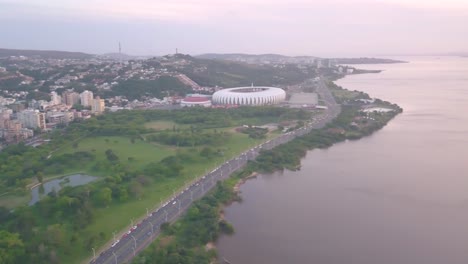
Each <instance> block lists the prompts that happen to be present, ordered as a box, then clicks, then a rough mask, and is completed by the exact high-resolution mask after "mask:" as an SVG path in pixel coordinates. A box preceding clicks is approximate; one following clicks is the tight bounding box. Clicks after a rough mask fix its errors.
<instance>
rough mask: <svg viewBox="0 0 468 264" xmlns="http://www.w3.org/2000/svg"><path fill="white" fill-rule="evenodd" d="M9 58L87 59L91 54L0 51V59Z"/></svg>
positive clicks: (48, 51) (55, 51) (53, 51)
mask: <svg viewBox="0 0 468 264" xmlns="http://www.w3.org/2000/svg"><path fill="white" fill-rule="evenodd" d="M9 56H26V57H42V58H48V59H89V58H92V57H94V55H92V54H87V53H83V52H70V51H57V50H18V49H0V58H1V57H9Z"/></svg>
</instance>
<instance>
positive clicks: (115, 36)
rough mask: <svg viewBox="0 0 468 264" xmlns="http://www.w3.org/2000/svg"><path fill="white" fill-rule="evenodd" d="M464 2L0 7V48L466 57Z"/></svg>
mask: <svg viewBox="0 0 468 264" xmlns="http://www.w3.org/2000/svg"><path fill="white" fill-rule="evenodd" d="M466 25H468V0H323V1H319V0H0V48H15V49H43V50H66V51H81V52H87V53H93V54H102V53H108V52H118V43H119V42H121V44H122V52H123V53H127V54H132V55H164V54H170V53H174V52H175V49H176V48H178V50H179V52H181V53H185V54H202V53H251V54H260V53H278V54H285V55H312V56H322V57H327V56H328V57H338V56H376V55H382V56H384V55H412V54H414V55H420V54H439V53H448V52H468V26H466Z"/></svg>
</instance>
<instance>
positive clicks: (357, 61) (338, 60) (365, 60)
mask: <svg viewBox="0 0 468 264" xmlns="http://www.w3.org/2000/svg"><path fill="white" fill-rule="evenodd" d="M332 60H334V61H335V63H337V64H388V63H406V62H407V61H401V60H392V59H379V58H334V59H332Z"/></svg>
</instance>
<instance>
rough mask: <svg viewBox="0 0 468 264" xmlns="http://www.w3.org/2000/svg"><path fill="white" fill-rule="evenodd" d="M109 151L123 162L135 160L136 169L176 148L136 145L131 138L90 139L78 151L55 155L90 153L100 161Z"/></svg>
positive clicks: (133, 164) (163, 156)
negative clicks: (79, 152)
mask: <svg viewBox="0 0 468 264" xmlns="http://www.w3.org/2000/svg"><path fill="white" fill-rule="evenodd" d="M108 149H112V150H113V151H114V153H115V154H116V155H117V156H119V158H120V160H121V161H122V162H127V161H128V158H129V157H132V158H134V161H132V162H130V164H131V166H132V167H133V168H135V169H136V168H141V167H142V166H144V165H145V164H148V163H150V162H154V161H160V160H161V159H163V158H165V157H168V156H170V155H173V154H175V149H174V148H171V147H168V146H163V145H159V144H152V143H148V142H144V141H142V140H136V141H135V143H132V142H131V141H130V138H126V137H89V138H85V139H83V140H80V141H79V142H78V147H77V148H76V149H75V148H73V147H72V146H67V147H65V148H63V149H61V150H59V151H58V152H56V153H55V154H54V155H57V154H65V153H73V152H76V151H90V152H94V153H95V154H96V160H97V161H99V160H105V159H106V155H105V152H106V150H108ZM88 169H89V168H88ZM85 171H86V170H85Z"/></svg>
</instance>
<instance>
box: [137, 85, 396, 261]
mask: <svg viewBox="0 0 468 264" xmlns="http://www.w3.org/2000/svg"><path fill="white" fill-rule="evenodd" d="M331 89H332V91H333V92H334V95H335V97H336V99H337V100H339V101H340V102H342V103H344V105H342V111H341V113H340V114H339V116H338V117H337V118H336V119H335V120H333V121H332V122H331V123H329V124H328V125H327V126H325V127H324V128H322V129H318V130H313V131H312V132H311V133H309V134H306V135H304V136H302V137H297V138H295V139H294V140H292V141H290V142H288V143H286V144H283V145H280V146H278V147H275V148H274V149H272V150H263V151H261V153H260V155H259V156H258V157H257V158H256V159H255V160H254V161H250V162H249V163H248V164H247V166H245V167H244V168H243V169H242V170H241V171H238V172H236V173H234V174H233V175H232V176H231V177H230V178H229V179H227V180H225V181H223V182H218V185H217V188H216V189H215V191H213V193H217V194H220V192H221V193H222V194H223V195H220V196H221V197H226V198H227V197H231V199H233V198H234V197H235V198H236V199H239V197H237V196H235V195H233V192H234V190H233V189H234V188H233V187H234V186H235V185H236V183H237V182H239V181H243V180H245V179H246V178H247V177H249V176H251V175H252V174H253V173H256V172H260V173H271V172H273V171H277V170H283V169H289V170H296V169H298V168H299V167H300V163H301V159H302V158H303V157H304V156H305V155H306V153H307V151H309V150H313V149H316V148H328V147H330V146H332V145H333V144H335V143H338V142H342V141H344V140H347V139H349V140H356V139H359V138H362V137H364V136H367V135H370V134H371V133H373V132H375V131H377V130H379V129H381V128H382V127H384V126H385V125H386V124H387V123H388V122H389V121H390V120H391V119H392V118H394V117H395V116H396V115H397V114H399V113H400V112H401V111H402V109H401V108H400V107H399V106H397V105H395V104H391V103H388V102H384V101H381V100H378V99H377V100H375V101H373V103H372V107H381V108H386V109H390V110H391V111H387V112H377V111H375V112H365V111H363V110H365V109H366V108H368V107H369V105H365V104H363V102H362V101H359V100H360V99H370V97H369V96H368V95H367V94H365V93H361V92H353V91H348V90H345V89H342V88H341V87H338V86H334V87H332V88H331ZM337 91H339V92H337ZM220 186H224V187H227V186H229V188H220ZM212 199H213V194H210V195H209V196H207V197H204V198H202V200H201V201H198V202H196V203H195V204H194V205H193V206H192V207H191V208H190V209H189V210H188V212H187V214H185V215H184V216H182V217H181V218H180V219H179V220H177V221H176V222H175V223H174V224H172V225H166V230H174V231H173V232H165V233H164V234H163V235H162V236H161V237H160V238H158V240H157V241H156V242H154V243H153V244H151V246H150V247H148V248H147V249H146V250H145V251H144V252H143V253H142V254H140V255H139V256H138V257H137V258H136V259H135V260H134V261H133V263H134V264H149V263H180V264H185V263H187V264H189V263H201V264H203V263H207V264H208V263H213V262H214V261H215V260H216V258H217V254H216V252H215V251H213V250H206V249H204V245H206V244H207V243H208V242H213V241H216V239H217V238H218V236H219V235H220V234H221V232H220V229H216V228H211V229H206V228H200V226H199V224H200V223H204V222H207V223H206V225H207V226H211V227H213V226H214V227H218V228H219V227H220V225H226V226H228V228H227V229H226V230H227V232H225V233H228V234H229V233H232V232H234V230H233V228H232V226H231V225H229V223H227V222H226V221H225V220H222V219H220V217H219V212H220V211H221V210H222V208H221V207H222V206H223V205H224V204H226V203H227V202H229V200H226V199H220V200H216V199H213V200H214V201H212V204H213V205H215V208H210V210H212V211H210V212H212V215H209V216H207V215H199V214H195V215H194V214H193V212H199V211H200V207H199V204H200V203H204V202H206V201H210V200H212ZM216 201H217V202H216ZM216 212H218V213H216ZM197 215H198V216H199V217H195V216H197ZM181 226H184V227H186V228H190V229H191V230H197V231H191V232H185V231H181V230H185V229H183V228H182V229H181V228H180V227H181ZM193 232H196V235H195V236H193ZM207 238H212V239H211V240H207ZM167 241H170V242H167ZM181 241H192V242H194V243H182V242H181ZM156 260H157V261H156Z"/></svg>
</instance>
